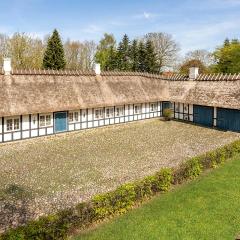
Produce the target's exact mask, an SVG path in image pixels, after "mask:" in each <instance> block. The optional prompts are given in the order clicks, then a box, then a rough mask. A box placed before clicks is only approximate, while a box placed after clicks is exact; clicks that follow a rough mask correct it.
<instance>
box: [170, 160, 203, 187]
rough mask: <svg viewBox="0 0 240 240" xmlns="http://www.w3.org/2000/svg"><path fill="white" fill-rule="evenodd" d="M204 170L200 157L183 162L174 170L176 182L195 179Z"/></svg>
mask: <svg viewBox="0 0 240 240" xmlns="http://www.w3.org/2000/svg"><path fill="white" fill-rule="evenodd" d="M201 172H202V164H201V163H200V161H199V158H198V157H195V158H192V159H189V160H188V161H186V162H184V163H182V164H181V165H180V166H179V167H178V169H176V171H175V172H174V183H175V184H176V183H182V182H183V181H184V180H187V179H194V178H196V177H197V176H198V175H200V173H201Z"/></svg>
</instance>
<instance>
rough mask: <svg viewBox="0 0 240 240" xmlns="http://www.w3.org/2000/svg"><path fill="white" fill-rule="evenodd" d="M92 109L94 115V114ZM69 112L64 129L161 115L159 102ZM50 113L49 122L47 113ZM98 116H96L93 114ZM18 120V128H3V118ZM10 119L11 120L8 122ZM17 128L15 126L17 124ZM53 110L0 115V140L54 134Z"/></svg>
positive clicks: (74, 129) (4, 126)
mask: <svg viewBox="0 0 240 240" xmlns="http://www.w3.org/2000/svg"><path fill="white" fill-rule="evenodd" d="M96 111H98V112H97V115H96ZM66 112H67V113H68V116H69V114H70V113H71V112H72V113H75V112H77V114H76V119H75V118H74V114H73V118H74V119H73V121H71V122H70V121H69V119H68V131H76V130H81V129H88V128H95V127H101V126H106V125H112V124H120V123H125V122H132V121H138V120H143V119H148V118H154V117H159V116H161V115H162V103H161V102H154V103H141V104H127V105H122V106H109V107H104V108H89V109H78V110H74V111H66ZM49 115H50V119H51V120H50V121H49V117H48V116H49ZM97 116H98V117H97ZM15 118H16V119H19V129H17V130H14V129H12V130H11V131H7V129H6V127H7V119H10V122H13V123H12V124H13V128H14V119H15ZM11 119H12V121H11ZM17 127H18V126H17ZM54 133H55V132H54V113H43V114H29V115H21V116H15V117H1V118H0V142H8V141H15V140H20V139H27V138H33V137H38V136H45V135H51V134H54Z"/></svg>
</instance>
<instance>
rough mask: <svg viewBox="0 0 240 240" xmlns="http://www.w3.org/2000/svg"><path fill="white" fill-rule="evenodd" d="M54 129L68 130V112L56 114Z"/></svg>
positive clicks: (59, 130)
mask: <svg viewBox="0 0 240 240" xmlns="http://www.w3.org/2000/svg"><path fill="white" fill-rule="evenodd" d="M54 131H55V132H64V131H67V113H66V112H57V113H55V114H54Z"/></svg>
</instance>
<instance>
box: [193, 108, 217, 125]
mask: <svg viewBox="0 0 240 240" xmlns="http://www.w3.org/2000/svg"><path fill="white" fill-rule="evenodd" d="M213 111H214V110H213V107H207V106H199V105H194V106H193V122H195V123H197V124H200V125H203V126H207V127H212V126H213Z"/></svg>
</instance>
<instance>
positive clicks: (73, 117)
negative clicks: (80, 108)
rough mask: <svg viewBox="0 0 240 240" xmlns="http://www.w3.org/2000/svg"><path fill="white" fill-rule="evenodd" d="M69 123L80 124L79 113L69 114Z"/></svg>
mask: <svg viewBox="0 0 240 240" xmlns="http://www.w3.org/2000/svg"><path fill="white" fill-rule="evenodd" d="M68 121H69V123H74V122H79V112H69V113H68Z"/></svg>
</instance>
